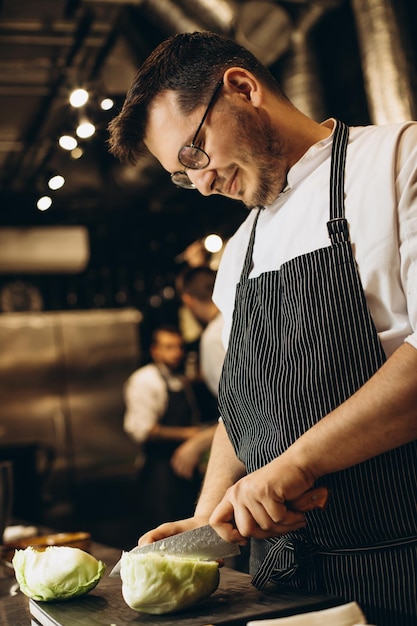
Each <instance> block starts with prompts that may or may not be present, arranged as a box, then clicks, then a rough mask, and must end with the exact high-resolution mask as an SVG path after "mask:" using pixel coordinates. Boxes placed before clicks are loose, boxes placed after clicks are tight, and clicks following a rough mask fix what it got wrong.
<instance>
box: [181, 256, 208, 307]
mask: <svg viewBox="0 0 417 626" xmlns="http://www.w3.org/2000/svg"><path fill="white" fill-rule="evenodd" d="M215 279H216V272H215V271H213V270H212V269H210V268H209V267H207V266H205V265H202V266H199V267H190V268H187V269H185V270H184V271H183V272H182V274H180V290H181V293H187V294H189V295H190V296H192V297H193V298H196V300H200V302H211V301H212V295H213V287H214V281H215Z"/></svg>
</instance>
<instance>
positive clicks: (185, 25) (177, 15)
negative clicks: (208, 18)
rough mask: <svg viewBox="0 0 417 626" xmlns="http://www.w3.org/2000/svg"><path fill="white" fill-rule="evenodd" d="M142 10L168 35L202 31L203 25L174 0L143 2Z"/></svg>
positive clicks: (149, 0) (144, 0) (148, 0)
mask: <svg viewBox="0 0 417 626" xmlns="http://www.w3.org/2000/svg"><path fill="white" fill-rule="evenodd" d="M140 8H141V10H143V11H144V12H145V13H146V14H147V16H148V17H149V18H150V19H151V20H155V22H156V24H157V25H158V26H161V25H162V27H163V29H164V30H165V31H166V32H167V34H168V35H171V34H173V33H193V32H194V31H197V30H202V26H201V24H200V23H197V22H196V21H194V20H193V19H192V18H190V17H188V15H187V14H186V13H185V12H184V10H183V9H182V8H181V7H179V6H178V5H177V3H176V2H173V0H142V1H141V2H140Z"/></svg>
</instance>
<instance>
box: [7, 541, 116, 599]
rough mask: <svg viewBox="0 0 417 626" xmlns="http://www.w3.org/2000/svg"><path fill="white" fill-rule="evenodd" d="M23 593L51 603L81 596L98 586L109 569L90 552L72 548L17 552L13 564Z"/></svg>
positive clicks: (58, 547)
mask: <svg viewBox="0 0 417 626" xmlns="http://www.w3.org/2000/svg"><path fill="white" fill-rule="evenodd" d="M12 563H13V567H14V571H15V576H16V580H17V582H18V583H19V586H20V590H21V591H22V593H24V594H25V595H26V596H28V597H29V598H33V599H34V600H42V601H44V602H48V601H50V600H66V599H68V598H75V597H76V596H81V595H83V594H85V593H87V592H88V591H91V589H94V587H95V586H96V585H97V583H98V582H99V581H100V579H101V578H102V576H103V574H104V571H105V569H106V566H105V564H104V563H103V562H102V561H98V560H97V559H96V558H94V557H93V556H92V555H91V554H89V553H88V552H84V551H83V550H80V549H79V548H70V547H68V546H49V547H48V548H46V550H44V551H43V552H39V551H37V550H35V549H34V548H32V547H29V548H26V549H25V550H16V552H15V554H14V557H13V560H12Z"/></svg>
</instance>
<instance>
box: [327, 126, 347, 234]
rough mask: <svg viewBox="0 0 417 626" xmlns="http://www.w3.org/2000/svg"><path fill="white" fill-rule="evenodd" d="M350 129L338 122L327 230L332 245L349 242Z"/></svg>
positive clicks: (334, 137) (333, 153)
mask: <svg viewBox="0 0 417 626" xmlns="http://www.w3.org/2000/svg"><path fill="white" fill-rule="evenodd" d="M348 141H349V128H348V126H346V124H344V123H343V122H340V121H339V120H336V126H335V130H334V135H333V144H332V158H331V165H330V220H329V221H328V222H327V230H328V233H329V237H330V240H331V242H332V245H336V244H337V243H342V242H343V241H349V228H348V224H347V220H346V219H345V166H346V150H347V145H348Z"/></svg>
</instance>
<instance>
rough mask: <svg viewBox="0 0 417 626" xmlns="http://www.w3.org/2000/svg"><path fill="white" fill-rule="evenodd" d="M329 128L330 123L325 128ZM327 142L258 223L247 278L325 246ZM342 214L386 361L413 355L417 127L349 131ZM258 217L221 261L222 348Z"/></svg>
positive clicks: (291, 176) (217, 291)
mask: <svg viewBox="0 0 417 626" xmlns="http://www.w3.org/2000/svg"><path fill="white" fill-rule="evenodd" d="M324 124H325V125H326V126H329V127H332V125H333V120H328V121H326V122H324ZM331 142H332V137H331V136H330V137H328V138H326V139H324V140H323V141H320V142H319V143H317V144H315V145H314V146H312V147H311V148H310V149H309V150H308V151H307V152H306V154H305V155H304V156H303V157H302V158H301V159H300V160H299V161H298V162H297V163H296V164H295V165H294V166H293V167H292V168H291V170H290V171H289V173H288V185H287V187H286V188H285V190H284V191H283V192H282V193H281V194H280V195H279V197H278V198H277V199H276V201H275V202H274V203H273V204H271V205H270V206H268V207H266V208H264V209H263V210H262V211H261V214H260V216H259V220H258V224H257V227H256V237H255V244H254V252H253V267H252V270H251V273H250V276H249V278H254V277H257V276H259V275H260V274H262V273H264V272H269V271H274V270H277V269H279V268H280V266H281V265H282V264H283V263H285V262H286V261H289V260H290V259H293V258H295V257H297V256H299V255H301V254H305V253H308V252H311V251H313V250H316V249H318V248H323V247H327V246H329V245H330V240H329V237H328V233H327V227H326V222H327V221H328V219H329V175H330V155H331ZM345 208H346V218H347V220H348V224H349V232H350V239H351V242H352V245H353V251H354V255H355V258H356V262H357V264H358V269H359V274H360V277H361V282H362V285H363V288H364V291H365V296H366V300H367V303H368V307H369V310H370V313H371V315H372V318H373V320H374V323H375V326H376V329H377V331H378V334H379V338H380V340H381V342H382V345H383V348H384V350H385V352H386V354H387V356H389V355H390V354H392V352H394V350H395V349H396V348H398V347H399V346H400V345H401V344H402V342H403V341H407V342H409V343H410V344H411V345H413V346H414V347H415V348H416V349H417V332H416V331H417V123H413V122H409V123H403V124H395V125H387V126H366V127H355V128H351V129H350V136H349V145H348V150H347V162H346V181H345ZM255 215H256V212H255V211H251V212H250V213H249V215H248V217H247V219H246V220H245V221H244V222H243V224H242V225H241V226H240V228H239V229H238V231H237V232H236V233H235V235H234V236H233V237H232V238H231V239H230V241H229V242H228V244H227V246H226V249H225V251H224V253H223V256H222V260H221V263H220V267H219V270H218V272H217V279H216V284H215V288H214V294H213V300H214V302H215V303H216V305H217V306H218V308H219V309H220V311H221V312H222V314H223V318H224V329H223V340H224V343H225V345H226V346H227V342H228V337H229V334H230V329H231V324H232V314H233V307H234V297H235V287H236V284H237V283H238V281H239V278H240V274H241V271H242V267H243V261H244V257H245V253H246V249H247V246H248V241H249V237H250V232H251V228H252V224H253V220H254V218H255Z"/></svg>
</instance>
